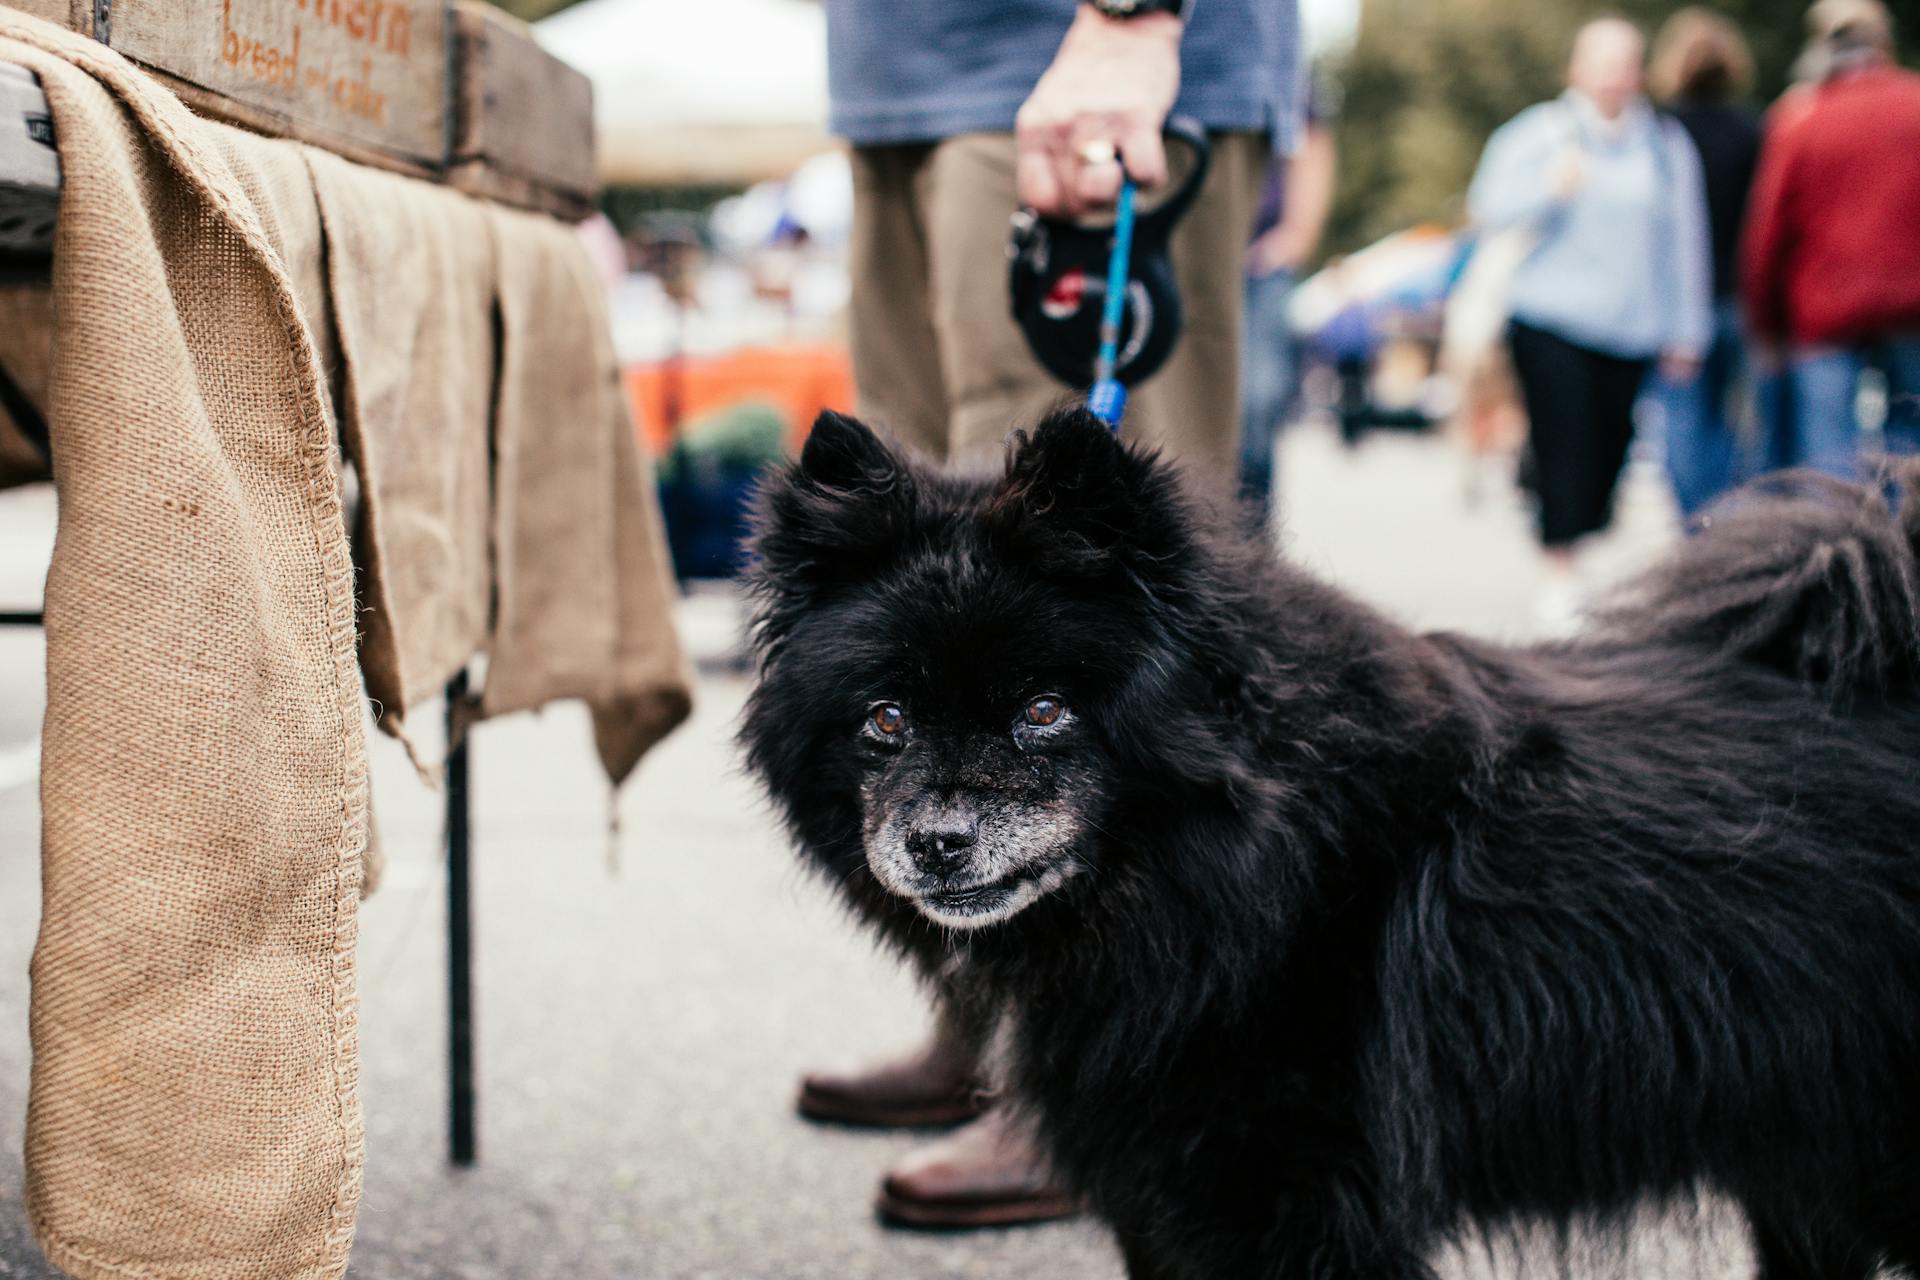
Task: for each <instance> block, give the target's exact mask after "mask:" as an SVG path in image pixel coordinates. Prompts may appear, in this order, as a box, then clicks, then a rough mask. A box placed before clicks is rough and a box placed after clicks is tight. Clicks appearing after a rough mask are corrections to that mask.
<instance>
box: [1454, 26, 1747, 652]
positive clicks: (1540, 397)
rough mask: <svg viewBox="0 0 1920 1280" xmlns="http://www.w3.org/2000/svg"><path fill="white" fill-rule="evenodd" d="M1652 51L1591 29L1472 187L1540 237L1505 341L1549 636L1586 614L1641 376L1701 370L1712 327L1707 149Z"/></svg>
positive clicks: (1520, 280)
mask: <svg viewBox="0 0 1920 1280" xmlns="http://www.w3.org/2000/svg"><path fill="white" fill-rule="evenodd" d="M1645 57H1646V46H1645V42H1644V40H1643V39H1642V37H1641V35H1640V33H1639V31H1638V30H1637V29H1636V28H1634V27H1633V26H1632V25H1631V24H1630V23H1628V22H1626V21H1624V20H1622V19H1618V18H1602V19H1599V20H1596V21H1594V22H1592V23H1589V24H1588V25H1587V26H1586V27H1585V28H1583V29H1582V30H1581V32H1580V34H1579V36H1578V37H1577V38H1576V40H1575V42H1574V51H1573V57H1572V59H1571V61H1570V63H1569V65H1568V72H1567V82H1568V89H1567V92H1566V93H1565V94H1563V95H1562V96H1561V97H1560V98H1558V99H1556V100H1555V101H1552V102H1547V103H1542V104H1540V105H1538V106H1535V107H1530V108H1528V109H1527V110H1526V111H1524V112H1522V113H1521V114H1520V115H1518V116H1516V117H1515V118H1514V119H1513V120H1511V121H1509V122H1508V123H1507V124H1505V125H1503V126H1502V127H1501V128H1500V129H1499V130H1498V131H1497V132H1495V134H1494V135H1493V137H1492V139H1491V140H1489V141H1488V143H1487V148H1486V152H1485V154H1484V155H1483V156H1482V157H1481V161H1480V168H1479V172H1478V173H1477V174H1476V175H1475V177H1474V180H1473V186H1472V188H1471V189H1470V191H1469V192H1468V197H1467V204H1468V209H1469V211H1470V213H1471V215H1472V218H1473V220H1474V222H1475V223H1476V224H1478V226H1479V227H1480V228H1481V230H1482V232H1483V233H1484V234H1512V235H1522V236H1528V237H1531V238H1532V239H1533V247H1532V249H1531V251H1530V252H1529V253H1528V254H1527V255H1526V256H1525V257H1524V258H1523V259H1522V260H1521V263H1520V265H1519V267H1518V268H1517V269H1516V270H1515V272H1514V276H1513V282H1512V287H1511V293H1510V297H1509V307H1510V311H1511V315H1512V327H1511V330H1510V341H1511V344H1512V350H1513V362H1514V370H1515V372H1516V373H1517V374H1518V376H1519V380H1520V385H1521V390H1522V393H1523V397H1524V399H1525V401H1526V407H1527V416H1528V418H1529V419H1530V427H1529V438H1530V443H1531V445H1532V457H1533V486H1534V490H1535V496H1536V497H1537V498H1538V500H1539V525H1540V539H1541V544H1542V546H1543V548H1544V551H1545V561H1544V570H1545V571H1544V575H1543V580H1542V589H1541V593H1540V596H1539V598H1538V601H1537V605H1538V607H1537V614H1538V616H1537V619H1536V621H1537V622H1538V624H1539V626H1540V629H1541V630H1542V631H1543V632H1545V633H1550V634H1551V633H1565V632H1566V631H1569V630H1571V629H1572V628H1573V627H1574V626H1575V625H1576V624H1577V622H1578V618H1579V610H1580V595H1579V580H1578V576H1577V563H1576V560H1575V555H1574V548H1575V545H1576V544H1577V543H1578V542H1579V541H1580V539H1582V538H1584V537H1586V536H1587V535H1588V534H1591V533H1594V532H1597V531H1598V530H1600V529H1603V528H1605V527H1606V525H1607V523H1608V521H1609V519H1610V518H1611V512H1612V507H1613V491H1614V486H1615V483H1616V482H1617V480H1618V478H1619V474H1620V469H1621V467H1622V466H1623V465H1624V463H1625V461H1626V456H1627V446H1628V445H1629V443H1630V442H1631V440H1632V436H1633V406H1634V402H1635V400H1636V398H1637V397H1638V395H1639V391H1640V385H1641V383H1642V381H1643V380H1644V378H1645V377H1646V374H1647V371H1648V370H1649V369H1650V368H1652V367H1653V366H1654V365H1655V364H1656V363H1657V364H1659V365H1660V367H1661V370H1662V372H1663V373H1664V374H1665V375H1666V376H1667V377H1668V378H1669V379H1673V380H1687V379H1691V378H1694V377H1697V376H1698V374H1699V369H1700V362H1701V359H1702V357H1703V355H1704V354H1705V352H1706V350H1707V346H1708V343H1709V341H1710V339H1711V336H1712V256H1711V250H1710V247H1709V240H1708V230H1707V207H1706V196H1705V189H1704V181H1703V178H1702V176H1701V167H1700V157H1699V153H1698V152H1697V151H1696V150H1695V148H1694V145H1693V143H1692V141H1691V140H1690V139H1689V138H1688V136H1687V134H1686V132H1685V130H1683V129H1682V128H1681V127H1680V125H1679V124H1678V123H1676V122H1674V121H1672V120H1670V119H1668V118H1666V117H1664V116H1661V115H1658V114H1656V113H1655V112H1654V110H1653V109H1652V108H1651V107H1650V106H1648V105H1647V102H1646V99H1645V98H1644V97H1643V96H1642V94H1641V77H1642V64H1643V63H1644V61H1645Z"/></svg>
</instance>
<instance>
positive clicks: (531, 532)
mask: <svg viewBox="0 0 1920 1280" xmlns="http://www.w3.org/2000/svg"><path fill="white" fill-rule="evenodd" d="M492 229H493V252H494V261H495V271H496V274H497V277H498V280H499V303H500V324H501V351H500V373H499V388H500V390H499V404H498V415H499V416H498V420H497V422H496V423H495V445H494V448H495V452H496V453H497V455H498V463H497V466H498V475H497V484H498V490H499V499H498V509H497V511H496V516H495V519H496V533H495V537H496V554H497V556H498V565H497V579H496V580H497V582H498V584H499V610H498V616H497V618H496V621H495V625H494V632H493V637H492V640H491V641H490V643H489V647H488V652H489V653H490V655H491V657H490V660H489V663H488V667H487V683H486V691H485V699H484V704H483V711H484V713H485V714H487V715H498V714H502V713H504V712H509V711H520V710H525V709H527V708H530V707H537V706H539V705H540V704H542V703H544V702H547V701H550V700H552V699H554V698H559V697H577V698H584V699H586V700H587V702H588V703H589V705H591V706H592V708H593V721H594V738H595V741H596V742H597V744H598V746H599V749H600V759H601V761H602V763H603V764H605V765H606V768H607V773H608V775H609V776H611V777H612V778H613V780H614V781H615V782H618V781H620V780H621V779H623V778H625V777H626V776H627V774H628V773H629V772H630V771H631V770H632V769H633V766H634V765H635V764H636V763H638V761H639V759H640V757H641V755H642V754H643V753H645V751H646V750H647V748H649V747H651V746H652V745H653V744H654V743H655V742H657V741H659V739H660V738H661V737H662V736H663V735H664V734H666V733H667V732H668V731H669V730H671V729H672V728H673V727H674V726H675V725H676V724H678V723H679V722H680V721H681V720H682V719H684V718H685V717H686V714H687V711H688V709H689V705H690V704H689V702H688V697H687V688H688V679H689V678H688V674H687V671H686V667H685V662H684V659H683V657H682V655H681V652H680V648H679V645H678V643H677V642H676V641H675V639H674V635H673V629H672V621H671V618H670V616H669V615H668V613H667V611H666V610H664V609H663V608H661V607H660V603H659V602H660V601H661V600H663V599H666V598H668V597H669V596H670V594H671V592H672V591H673V575H672V569H671V567H670V566H669V564H668V560H667V554H666V545H667V544H666V534H665V532H664V530H663V529H662V527H661V521H660V511H659V505H658V500H657V498H656V497H655V491H654V486H653V483H652V477H651V476H650V475H648V473H647V470H646V463H645V461H644V459H643V458H642V456H641V453H640V445H639V440H638V438H637V437H636V436H635V434H634V431H633V428H632V426H631V418H630V416H629V412H630V411H629V408H628V403H627V399H626V393H625V391H624V389H623V388H622V385H621V382H620V368H619V364H618V362H617V361H616V360H615V358H614V352H613V339H612V336H611V333H612V330H611V328H610V326H609V325H608V323H607V317H606V295H605V292H604V290H603V288H602V286H601V284H600V281H599V279H598V278H597V277H596V276H595V275H594V272H593V267H592V264H591V263H590V261H589V260H588V258H587V256H586V255H585V254H584V253H582V252H581V251H580V246H579V244H578V243H577V242H576V241H575V239H574V237H573V235H572V233H571V232H570V231H567V230H566V229H564V228H562V227H561V226H559V225H558V224H556V223H554V222H553V221H552V220H551V219H548V218H541V217H537V216H535V215H532V214H523V213H515V212H513V211H511V210H506V209H496V210H494V211H493V213H492ZM556 422H597V423H604V424H605V427H604V429H603V430H600V431H575V432H569V433H560V432H555V431H554V430H553V429H552V424H554V423H556Z"/></svg>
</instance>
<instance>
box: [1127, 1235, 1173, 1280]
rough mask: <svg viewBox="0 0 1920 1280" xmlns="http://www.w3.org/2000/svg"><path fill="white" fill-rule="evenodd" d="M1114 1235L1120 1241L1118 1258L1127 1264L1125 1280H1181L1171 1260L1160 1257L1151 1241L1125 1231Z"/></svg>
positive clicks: (1158, 1251) (1159, 1252)
mask: <svg viewBox="0 0 1920 1280" xmlns="http://www.w3.org/2000/svg"><path fill="white" fill-rule="evenodd" d="M1115 1234H1116V1235H1117V1236H1118V1237H1119V1240H1120V1257H1121V1258H1122V1259H1123V1260H1124V1261H1125V1262H1126V1264H1127V1280H1182V1277H1181V1275H1180V1273H1179V1272H1178V1271H1176V1270H1174V1268H1173V1266H1172V1265H1171V1264H1172V1260H1171V1259H1169V1258H1166V1257H1164V1256H1162V1254H1161V1251H1160V1250H1159V1249H1158V1248H1156V1247H1155V1245H1154V1243H1153V1241H1152V1240H1151V1239H1149V1238H1147V1237H1146V1236H1143V1235H1137V1234H1134V1233H1132V1232H1127V1231H1120V1232H1116V1233H1115Z"/></svg>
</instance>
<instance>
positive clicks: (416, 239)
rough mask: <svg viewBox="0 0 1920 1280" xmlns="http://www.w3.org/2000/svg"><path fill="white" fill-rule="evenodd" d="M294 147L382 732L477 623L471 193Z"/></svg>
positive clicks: (437, 681) (474, 213)
mask: <svg viewBox="0 0 1920 1280" xmlns="http://www.w3.org/2000/svg"><path fill="white" fill-rule="evenodd" d="M303 150H304V151H305V154H306V157H307V162H308V164H309V166H310V168H311V170H312V182H313V189H314V191H315V193H316V194H317V195H318V198H319V203H320V212H321V217H322V220H323V221H324V224H325V227H326V236H327V251H328V273H327V275H328V289H329V293H330V296H331V302H332V312H333V317H334V323H335V326H336V328H337V331H338V335H339V341H340V351H341V355H342V358H343V379H342V394H341V414H340V428H341V434H342V438H343V442H344V444H345V447H346V450H347V452H348V454H349V455H350V456H351V457H352V459H353V462H354V465H355V467H356V468H357V469H358V470H359V473H360V484H361V495H362V504H361V510H360V516H359V527H358V530H357V533H358V536H357V537H356V538H355V549H356V555H357V556H358V558H359V560H360V563H361V568H362V576H361V602H362V606H363V613H362V616H361V622H362V625H363V627H364V628H365V634H364V635H363V637H362V639H361V645H360V660H361V663H362V666H363V669H364V672H365V676H366V682H367V692H368V694H369V695H370V696H371V697H372V698H373V700H374V707H375V710H376V713H377V714H378V716H379V719H380V724H381V727H382V728H384V729H386V730H387V731H389V732H391V733H396V734H398V733H400V732H401V729H402V725H403V723H404V718H405V716H406V713H407V712H408V711H409V710H411V709H412V708H413V707H415V706H417V705H418V704H419V703H420V702H422V701H424V700H427V699H430V698H434V697H437V696H438V695H439V693H440V691H441V689H442V687H443V686H445V684H446V683H447V681H448V679H449V678H451V677H452V675H453V674H454V672H456V671H458V670H459V669H460V668H461V667H462V666H464V665H465V663H466V661H467V659H468V658H469V657H471V656H472V655H473V654H474V653H475V652H476V651H477V650H478V649H479V648H480V647H481V645H482V644H483V643H484V642H485V640H486V636H487V612H488V607H489V604H490V599H489V594H490V591H491V589H492V578H491V564H490V561H489V547H488V541H489V529H488V513H489V508H490V499H489V494H488V488H489V478H488V466H489V464H488V457H487V451H488V414H489V405H490V400H491V396H492V393H493V385H492V379H491V378H490V376H489V373H490V371H491V370H492V369H493V367H494V333H493V300H494V279H493V254H492V252H491V251H490V249H489V243H488V233H487V217H486V206H484V205H482V204H479V203H478V202H476V201H473V200H470V199H468V198H467V197H465V196H462V195H459V194H456V193H454V192H451V191H448V190H445V189H444V188H440V187H434V186H430V185H428V184H426V183H423V182H417V181H414V180H412V179H410V178H400V177H395V176H394V175H392V174H386V173H379V172H376V171H374V170H370V169H366V168H363V167H361V166H359V165H354V164H349V163H348V162H347V161H345V160H341V159H339V158H338V157H336V156H333V155H329V154H327V153H326V152H323V151H317V150H314V149H312V148H303Z"/></svg>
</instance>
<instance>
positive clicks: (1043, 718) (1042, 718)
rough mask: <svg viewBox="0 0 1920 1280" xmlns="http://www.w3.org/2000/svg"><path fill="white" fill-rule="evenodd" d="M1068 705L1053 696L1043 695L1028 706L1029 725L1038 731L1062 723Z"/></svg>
mask: <svg viewBox="0 0 1920 1280" xmlns="http://www.w3.org/2000/svg"><path fill="white" fill-rule="evenodd" d="M1066 713H1067V704H1066V703H1064V702H1062V701H1060V699H1058V698H1056V697H1054V696H1053V695H1052V694H1050V693H1048V694H1042V695H1041V696H1039V697H1038V698H1035V699H1034V700H1033V701H1032V702H1029V703H1028V704H1027V723H1028V724H1030V725H1032V726H1033V727H1034V728H1036V729H1048V728H1052V727H1053V726H1054V725H1056V724H1059V723H1060V717H1061V716H1063V715H1065V714H1066Z"/></svg>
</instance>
